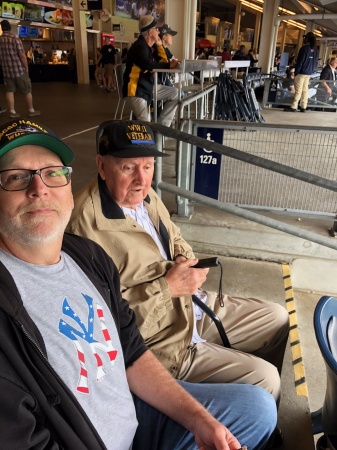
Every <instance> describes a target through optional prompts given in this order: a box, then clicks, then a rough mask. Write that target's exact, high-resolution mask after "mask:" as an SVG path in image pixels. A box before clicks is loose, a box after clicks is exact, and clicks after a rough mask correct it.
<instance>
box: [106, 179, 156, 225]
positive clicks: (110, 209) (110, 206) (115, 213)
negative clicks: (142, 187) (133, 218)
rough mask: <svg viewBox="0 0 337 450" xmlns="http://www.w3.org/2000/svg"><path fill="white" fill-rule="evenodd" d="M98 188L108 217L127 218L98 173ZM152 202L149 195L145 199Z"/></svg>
mask: <svg viewBox="0 0 337 450" xmlns="http://www.w3.org/2000/svg"><path fill="white" fill-rule="evenodd" d="M98 189H99V195H100V198H101V205H102V213H103V216H104V217H105V218H106V219H125V214H124V212H123V210H122V208H121V207H120V206H119V205H117V203H116V202H115V201H114V200H113V198H112V197H111V195H110V193H109V191H108V188H107V186H106V184H105V181H104V180H103V179H102V177H101V176H100V175H98ZM144 201H145V202H147V203H149V204H150V201H151V200H150V197H149V195H147V196H146V197H145V199H144Z"/></svg>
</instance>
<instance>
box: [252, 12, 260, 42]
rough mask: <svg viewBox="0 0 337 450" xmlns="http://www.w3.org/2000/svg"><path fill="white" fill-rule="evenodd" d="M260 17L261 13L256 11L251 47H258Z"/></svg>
mask: <svg viewBox="0 0 337 450" xmlns="http://www.w3.org/2000/svg"><path fill="white" fill-rule="evenodd" d="M261 17H262V15H261V13H260V12H257V13H256V16H255V31H254V41H253V48H258V47H259V39H260V28H261Z"/></svg>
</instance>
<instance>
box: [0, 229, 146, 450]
mask: <svg viewBox="0 0 337 450" xmlns="http://www.w3.org/2000/svg"><path fill="white" fill-rule="evenodd" d="M62 250H64V251H65V252H66V253H67V254H69V255H70V256H71V257H72V258H73V259H74V261H75V262H76V263H77V264H78V265H79V266H80V267H81V269H82V270H83V271H84V272H85V274H86V275H87V276H88V278H89V279H90V280H91V281H92V283H93V284H94V285H95V287H96V288H97V289H98V291H99V292H100V294H101V295H102V297H103V298H104V300H105V301H106V303H107V304H108V306H109V308H110V310H111V313H112V316H113V318H114V320H115V323H116V327H117V331H118V333H119V337H120V341H121V344H122V348H123V354H124V359H125V365H126V367H128V366H129V365H131V364H132V363H133V362H134V361H136V360H137V359H138V358H139V357H140V356H141V355H142V354H143V353H144V352H145V351H146V349H147V348H146V346H145V345H144V343H143V339H142V337H141V336H140V334H139V331H138V328H137V326H136V322H135V316H134V314H133V312H132V311H131V310H130V309H129V306H128V302H126V301H124V300H123V299H122V298H121V295H120V292H119V274H118V272H117V269H116V267H115V265H114V263H113V262H112V260H111V258H110V257H109V256H108V255H107V254H106V253H105V252H104V250H103V249H102V248H101V247H100V246H99V245H97V244H95V243H94V242H92V241H90V240H88V239H85V238H81V237H79V236H73V235H67V234H65V237H64V241H63V247H62ZM45 355H46V349H45V345H44V342H43V339H42V336H41V334H40V332H39V330H38V328H37V327H36V325H35V324H34V322H33V321H32V320H31V318H30V316H29V315H28V313H27V311H26V310H25V308H24V307H23V303H22V299H21V297H20V294H19V292H18V290H17V287H16V285H15V283H14V281H13V278H12V277H11V275H10V273H9V272H8V271H7V269H6V268H5V267H4V266H3V264H1V263H0V392H1V400H0V436H1V445H0V446H1V449H2V450H13V449H30V448H34V450H39V449H53V450H54V449H55V450H56V449H71V450H75V449H76V450H84V449H90V450H96V449H104V448H105V446H104V443H103V442H102V440H101V439H100V437H99V435H98V434H97V432H96V430H95V428H94V427H93V425H92V424H91V422H90V421H89V419H88V417H87V415H86V414H85V412H84V410H83V409H82V407H81V406H80V404H79V403H78V401H77V400H76V398H75V396H74V395H73V394H72V392H71V391H70V390H69V389H68V388H67V386H66V385H65V384H64V383H63V381H62V380H61V379H60V378H59V376H58V375H57V374H56V373H55V371H54V370H53V368H52V367H51V365H50V364H49V362H48V360H47V358H46V356H45ZM112 420H113V419H112Z"/></svg>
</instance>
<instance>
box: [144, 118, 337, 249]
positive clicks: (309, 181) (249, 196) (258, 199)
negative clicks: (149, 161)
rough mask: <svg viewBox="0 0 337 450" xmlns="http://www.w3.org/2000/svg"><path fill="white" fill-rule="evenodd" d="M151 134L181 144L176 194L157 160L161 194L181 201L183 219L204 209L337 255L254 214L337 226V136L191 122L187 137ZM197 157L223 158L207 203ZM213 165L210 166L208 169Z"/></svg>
mask: <svg viewBox="0 0 337 450" xmlns="http://www.w3.org/2000/svg"><path fill="white" fill-rule="evenodd" d="M152 127H153V129H154V131H155V132H157V133H158V137H159V134H160V135H164V136H166V137H169V138H173V139H176V140H177V154H176V158H177V161H176V168H177V182H176V186H174V185H172V184H169V183H166V182H164V181H163V179H162V161H161V158H158V159H157V164H156V173H155V188H156V189H157V191H158V192H159V193H160V192H161V190H163V191H167V192H171V193H173V194H175V195H176V196H177V214H178V215H179V216H182V217H188V216H191V215H192V214H193V212H194V204H195V203H196V202H197V203H201V204H204V205H206V206H209V207H212V208H216V209H220V210H223V211H226V212H229V213H231V214H235V215H237V216H240V217H243V218H246V219H248V220H252V221H254V222H257V223H260V224H263V225H266V226H269V227H271V228H275V229H278V230H280V231H284V232H287V233H289V234H292V235H295V236H298V237H301V238H304V239H308V240H311V241H312V242H316V243H318V244H321V245H324V246H326V247H330V248H334V249H337V242H336V241H334V240H333V239H331V238H329V237H324V236H321V235H316V234H315V233H312V232H309V231H306V230H303V229H300V228H297V227H294V226H292V225H289V224H286V223H284V222H282V221H279V220H274V219H271V218H268V217H265V216H263V215H261V214H258V213H257V212H254V211H252V210H261V211H264V212H265V211H277V212H283V213H284V214H295V213H296V214H298V213H299V211H300V212H301V213H302V214H308V215H314V216H315V217H316V218H327V217H329V218H331V219H332V221H334V220H335V219H336V204H337V194H336V192H337V181H335V178H336V173H337V167H336V166H337V146H336V142H337V141H336V137H337V130H336V129H327V128H324V129H323V128H321V127H315V128H309V127H303V128H301V129H300V128H298V127H295V126H293V127H291V126H290V127H282V126H279V127H277V126H273V127H270V126H268V125H266V124H244V125H243V124H239V123H234V122H233V123H224V122H223V121H205V120H203V121H198V120H188V121H184V122H183V123H182V124H181V130H174V129H172V128H167V127H164V126H162V125H159V124H153V125H152ZM200 128H202V129H206V131H207V130H209V133H207V139H205V138H203V137H200V136H198V132H199V129H200ZM216 128H218V129H221V130H223V131H224V133H223V141H222V143H218V142H212V140H211V139H210V138H211V137H212V136H209V134H212V130H214V129H216ZM203 131H204V130H203ZM158 146H159V147H160V148H161V147H162V139H158ZM243 149H245V150H246V151H244V150H243ZM282 149H283V150H282ZM198 152H199V156H200V154H201V155H202V154H203V152H205V155H207V156H209V155H221V162H220V164H221V170H220V182H219V191H218V196H217V198H214V197H213V198H210V197H208V196H207V193H208V192H207V186H206V190H205V192H204V193H202V192H201V193H200V192H198V190H200V189H198V188H199V187H200V186H198V181H199V180H196V179H195V169H196V164H197V162H198V161H197V160H196V156H197V155H198ZM202 159H205V158H202ZM213 159H214V158H207V160H208V161H212V160H213ZM199 162H200V161H199ZM206 178H207V177H206ZM211 178H212V177H211ZM238 199H239V201H238ZM333 229H334V227H332V230H333Z"/></svg>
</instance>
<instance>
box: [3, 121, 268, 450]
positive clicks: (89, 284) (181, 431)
mask: <svg viewBox="0 0 337 450" xmlns="http://www.w3.org/2000/svg"><path fill="white" fill-rule="evenodd" d="M72 161H73V152H72V151H71V149H70V148H69V147H68V146H67V145H66V144H64V143H63V142H62V141H61V140H59V138H58V137H57V136H56V135H55V134H54V133H53V132H52V131H51V130H48V129H47V128H46V127H44V126H43V125H40V124H37V123H34V122H33V123H32V122H30V121H26V120H17V121H12V122H9V123H7V124H5V125H2V126H1V127H0V392H1V402H0V417H1V420H0V436H1V449H4V450H7V449H8V450H9V449H23V448H27V449H28V448H40V449H47V448H53V449H61V448H62V449H76V450H87V449H90V450H96V449H97V450H98V449H102V450H103V449H108V450H130V448H131V446H132V448H133V450H158V449H162V450H172V449H175V450H179V449H180V450H190V449H194V448H196V445H197V446H198V447H199V448H214V449H218V450H220V449H224V450H238V449H239V448H240V444H242V445H244V444H248V447H249V450H261V449H262V448H264V445H265V443H266V442H267V440H268V438H269V436H270V434H271V432H272V431H273V429H274V427H275V423H276V407H275V402H274V399H273V397H272V396H271V395H270V394H268V393H267V392H265V391H264V390H263V389H262V388H259V387H256V386H250V385H235V384H231V385H225V384H222V385H220V384H218V385H207V384H190V383H183V382H181V383H180V385H179V384H178V382H176V381H175V380H174V379H173V378H172V377H171V376H170V375H169V374H168V372H167V371H166V370H165V369H164V368H163V367H162V366H161V364H160V363H159V362H158V361H157V360H156V358H155V357H154V356H153V355H152V353H151V352H150V351H149V350H148V349H147V347H146V346H145V344H144V342H143V339H142V338H141V335H140V333H139V331H138V328H137V326H136V324H135V317H134V313H133V312H132V311H131V310H130V309H129V307H128V303H127V302H126V301H124V300H123V299H122V298H121V295H120V284H119V275H118V272H117V270H116V267H115V265H114V264H113V262H112V260H111V259H110V257H109V256H108V255H107V254H106V253H105V252H104V250H103V249H102V248H101V247H100V246H98V245H97V244H95V243H94V242H92V241H90V240H87V239H84V238H81V237H78V236H75V235H67V234H64V229H65V226H66V224H67V222H68V220H69V217H70V214H71V211H72V209H73V197H72V193H71V184H70V177H71V173H72V169H71V167H69V164H71V163H72ZM191 394H192V395H191ZM193 397H195V398H196V399H198V400H199V401H200V402H201V403H203V404H204V405H207V408H208V410H209V412H208V411H207V410H206V409H205V408H204V407H203V406H202V405H201V404H200V403H199V402H198V401H196V400H195V398H193ZM247 405H248V406H249V407H247ZM210 413H211V414H213V416H212V415H211V414H210ZM214 417H216V418H217V419H218V420H216V419H215V418H214ZM223 424H225V425H226V427H225V426H224V425H223ZM229 429H230V430H231V431H229ZM234 436H235V437H234ZM239 441H240V443H239Z"/></svg>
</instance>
